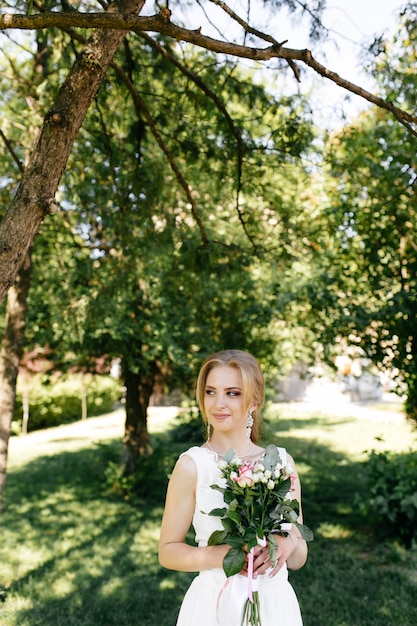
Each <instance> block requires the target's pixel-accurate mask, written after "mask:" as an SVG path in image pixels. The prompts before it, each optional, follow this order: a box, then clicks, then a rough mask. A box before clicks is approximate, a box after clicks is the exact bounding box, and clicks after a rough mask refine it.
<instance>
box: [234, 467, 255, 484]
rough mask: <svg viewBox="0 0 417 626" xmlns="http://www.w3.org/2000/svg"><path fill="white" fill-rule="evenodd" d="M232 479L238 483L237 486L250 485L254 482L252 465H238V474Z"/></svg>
mask: <svg viewBox="0 0 417 626" xmlns="http://www.w3.org/2000/svg"><path fill="white" fill-rule="evenodd" d="M233 480H234V481H235V483H237V484H238V485H239V487H252V485H253V483H254V480H253V474H252V467H251V466H250V465H241V466H240V467H239V471H238V475H237V476H236V477H234V478H233Z"/></svg>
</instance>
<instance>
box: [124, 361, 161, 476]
mask: <svg viewBox="0 0 417 626" xmlns="http://www.w3.org/2000/svg"><path fill="white" fill-rule="evenodd" d="M124 382H125V386H126V422H125V434H124V437H123V449H122V455H121V459H120V464H121V467H122V468H123V470H124V473H125V474H126V475H127V476H129V475H130V474H133V473H134V472H135V470H136V468H137V463H138V459H139V457H140V456H146V455H148V454H150V453H151V452H152V448H151V444H150V440H149V433H148V414H147V411H148V406H149V399H150V397H151V395H152V392H153V387H154V379H153V376H149V377H145V378H143V377H142V376H141V375H140V374H136V373H134V372H132V371H130V370H129V369H125V372H124Z"/></svg>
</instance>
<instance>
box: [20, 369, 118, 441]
mask: <svg viewBox="0 0 417 626" xmlns="http://www.w3.org/2000/svg"><path fill="white" fill-rule="evenodd" d="M121 393H122V389H121V385H120V382H119V381H117V380H115V379H114V378H111V377H110V376H94V377H93V378H92V379H91V381H90V382H89V384H88V386H87V414H88V417H93V416H94V415H101V414H102V413H108V412H109V411H111V410H112V409H113V407H114V404H115V403H116V402H117V400H119V399H120V397H121ZM81 396H82V389H81V379H80V377H79V376H69V377H68V378H66V379H62V380H59V381H58V382H56V383H49V384H42V383H39V384H36V385H33V386H32V388H31V391H30V396H29V405H30V406H29V423H28V430H39V429H41V428H49V427H51V426H58V425H59V424H64V423H68V422H74V421H76V420H79V419H81ZM22 418H23V411H22V394H21V391H20V390H19V388H18V392H17V398H16V409H15V415H14V420H15V423H17V426H18V427H20V426H21V424H22Z"/></svg>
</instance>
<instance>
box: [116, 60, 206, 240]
mask: <svg viewBox="0 0 417 626" xmlns="http://www.w3.org/2000/svg"><path fill="white" fill-rule="evenodd" d="M111 66H112V67H113V69H114V70H115V71H116V72H117V74H118V76H119V77H120V78H121V79H122V81H123V82H124V84H125V85H126V87H127V88H128V89H129V91H130V94H131V96H132V98H133V101H134V103H135V107H136V109H137V110H139V111H140V112H141V113H142V115H143V117H144V118H145V120H146V121H147V123H148V125H149V128H150V129H151V132H152V134H153V136H154V138H155V140H156V142H157V144H158V146H159V147H160V148H161V150H162V152H163V153H164V154H165V156H166V158H167V161H168V163H169V165H170V168H171V169H172V171H173V173H174V175H175V177H176V179H177V181H178V183H179V184H180V186H181V187H182V188H183V190H184V192H185V195H186V197H187V200H188V202H189V203H190V205H191V213H192V214H193V217H194V220H195V222H196V224H197V226H198V228H199V230H200V233H201V239H202V242H203V245H204V246H206V245H207V244H208V243H209V239H208V237H207V232H206V229H205V227H204V224H203V222H202V220H201V217H200V215H199V213H198V208H197V205H196V202H195V200H194V198H193V194H192V191H191V188H190V186H189V184H188V183H187V181H186V179H185V177H184V176H183V174H182V172H181V170H180V168H179V167H178V165H177V163H176V161H175V158H174V155H173V154H172V152H171V150H170V149H169V147H168V146H167V145H166V143H165V141H164V140H163V138H162V135H161V133H160V132H159V130H158V128H157V125H156V123H155V120H154V119H153V117H152V115H151V113H150V111H149V109H148V107H147V105H146V102H145V100H144V99H143V98H142V96H141V95H140V93H139V92H138V90H137V89H136V87H135V86H134V84H133V83H132V81H131V80H130V78H129V76H128V75H127V74H126V72H124V70H123V69H122V68H121V67H120V65H118V64H117V63H115V62H114V61H113V62H112V63H111Z"/></svg>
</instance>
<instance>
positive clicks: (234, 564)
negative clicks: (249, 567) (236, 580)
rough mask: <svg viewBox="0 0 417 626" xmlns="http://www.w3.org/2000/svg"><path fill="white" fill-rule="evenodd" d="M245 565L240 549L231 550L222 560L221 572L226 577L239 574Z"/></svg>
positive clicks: (242, 552) (243, 555)
mask: <svg viewBox="0 0 417 626" xmlns="http://www.w3.org/2000/svg"><path fill="white" fill-rule="evenodd" d="M244 565H245V553H244V551H243V550H242V548H231V549H230V550H229V552H228V553H227V554H226V556H225V557H224V559H223V570H224V573H225V574H226V576H227V577H228V578H229V577H230V576H234V574H239V572H241V571H242V569H243V567H244Z"/></svg>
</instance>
